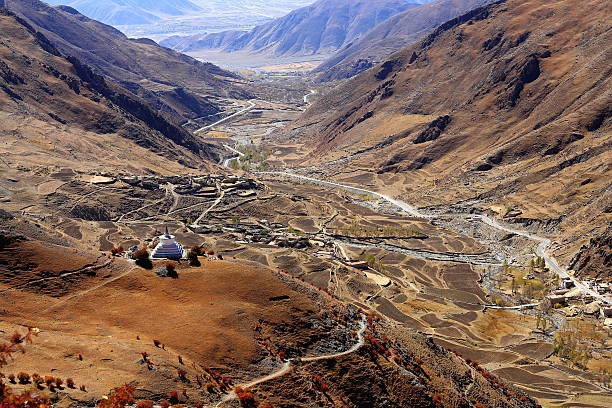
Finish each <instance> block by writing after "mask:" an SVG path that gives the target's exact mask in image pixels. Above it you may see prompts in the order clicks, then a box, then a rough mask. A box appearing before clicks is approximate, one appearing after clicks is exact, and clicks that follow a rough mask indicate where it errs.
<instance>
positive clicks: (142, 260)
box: [132, 247, 153, 269]
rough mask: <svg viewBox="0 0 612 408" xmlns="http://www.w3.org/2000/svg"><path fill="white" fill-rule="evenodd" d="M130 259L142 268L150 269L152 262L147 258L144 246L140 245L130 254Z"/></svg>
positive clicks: (147, 252)
mask: <svg viewBox="0 0 612 408" xmlns="http://www.w3.org/2000/svg"><path fill="white" fill-rule="evenodd" d="M132 259H134V260H135V261H136V265H138V266H140V267H141V268H144V269H152V268H153V263H152V262H151V260H150V259H149V251H148V250H147V248H146V247H142V248H141V249H139V250H138V251H136V252H134V253H133V254H132Z"/></svg>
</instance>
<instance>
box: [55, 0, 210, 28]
mask: <svg viewBox="0 0 612 408" xmlns="http://www.w3.org/2000/svg"><path fill="white" fill-rule="evenodd" d="M47 3H49V4H53V5H66V6H71V7H74V8H75V9H77V10H78V11H79V12H81V13H82V14H84V15H86V16H88V17H89V18H92V19H94V20H98V21H101V22H103V23H106V24H110V25H132V24H149V23H153V22H157V21H160V20H161V19H162V18H164V17H170V16H181V15H184V14H188V13H193V12H198V11H202V8H200V7H199V6H197V5H196V4H194V3H192V2H191V1H189V0H48V1H47Z"/></svg>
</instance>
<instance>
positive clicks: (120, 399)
mask: <svg viewBox="0 0 612 408" xmlns="http://www.w3.org/2000/svg"><path fill="white" fill-rule="evenodd" d="M134 392H136V387H134V386H132V385H128V384H126V385H124V386H123V387H118V388H115V389H114V390H113V391H112V392H111V394H110V395H109V396H108V398H107V399H103V400H101V401H100V402H99V403H98V408H124V407H125V406H126V405H131V404H132V403H133V402H134Z"/></svg>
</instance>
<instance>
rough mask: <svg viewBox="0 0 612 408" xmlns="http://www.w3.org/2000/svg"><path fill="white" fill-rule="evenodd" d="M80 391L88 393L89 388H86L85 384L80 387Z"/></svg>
mask: <svg viewBox="0 0 612 408" xmlns="http://www.w3.org/2000/svg"><path fill="white" fill-rule="evenodd" d="M79 390H81V391H83V392H87V388H85V386H84V385H83V384H81V386H80V387H79Z"/></svg>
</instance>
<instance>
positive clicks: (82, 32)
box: [6, 0, 248, 122]
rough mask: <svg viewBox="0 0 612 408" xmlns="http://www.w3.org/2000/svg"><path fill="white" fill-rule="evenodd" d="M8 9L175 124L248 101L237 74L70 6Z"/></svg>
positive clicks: (33, 1)
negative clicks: (232, 100) (229, 101)
mask: <svg viewBox="0 0 612 408" xmlns="http://www.w3.org/2000/svg"><path fill="white" fill-rule="evenodd" d="M6 7H8V9H9V10H11V11H13V12H14V13H16V14H17V15H19V16H21V17H22V18H24V19H25V20H26V21H27V22H28V23H29V24H30V25H32V26H33V27H34V28H35V29H36V30H37V31H40V32H41V33H42V34H44V35H45V36H46V37H47V38H48V39H49V40H50V41H51V43H53V45H54V46H55V47H57V48H58V49H59V50H60V51H61V52H62V53H64V54H65V55H69V56H74V57H76V58H78V59H79V60H81V61H83V62H84V63H85V64H87V65H89V66H91V67H92V68H93V69H94V70H95V71H96V72H97V73H99V74H102V75H105V76H107V77H109V78H111V79H112V80H113V81H115V82H117V83H119V84H121V85H122V86H123V87H125V88H127V89H129V90H130V91H131V92H133V93H135V94H137V95H139V96H140V97H142V98H143V99H145V100H146V101H147V102H148V103H149V104H151V105H152V106H153V107H154V108H156V109H158V110H160V111H162V112H164V113H165V114H166V115H169V116H170V117H171V118H172V119H173V120H174V121H175V122H183V121H186V120H187V119H195V118H201V117H203V116H208V115H214V114H216V113H218V112H219V110H220V108H219V107H218V106H217V103H216V102H215V98H217V97H248V94H247V93H246V92H244V91H242V90H241V89H240V88H239V87H238V86H237V82H239V80H238V78H237V77H236V75H234V74H231V73H229V72H227V71H224V70H222V69H220V68H219V67H217V66H215V65H212V64H207V63H202V62H199V61H197V60H195V59H193V58H191V57H188V56H186V55H183V54H180V53H177V52H175V51H172V50H169V49H167V48H164V47H160V46H159V45H157V44H156V43H154V42H153V41H151V40H148V39H128V38H127V37H126V36H125V35H124V34H122V33H121V32H120V31H118V30H116V29H115V28H113V27H111V26H108V25H105V24H102V23H100V22H98V21H95V20H92V19H90V18H88V17H85V16H84V15H82V14H80V13H78V12H77V11H76V10H75V9H73V8H70V7H64V6H58V7H51V6H48V5H47V4H45V3H43V2H41V1H38V0H9V1H6Z"/></svg>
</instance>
